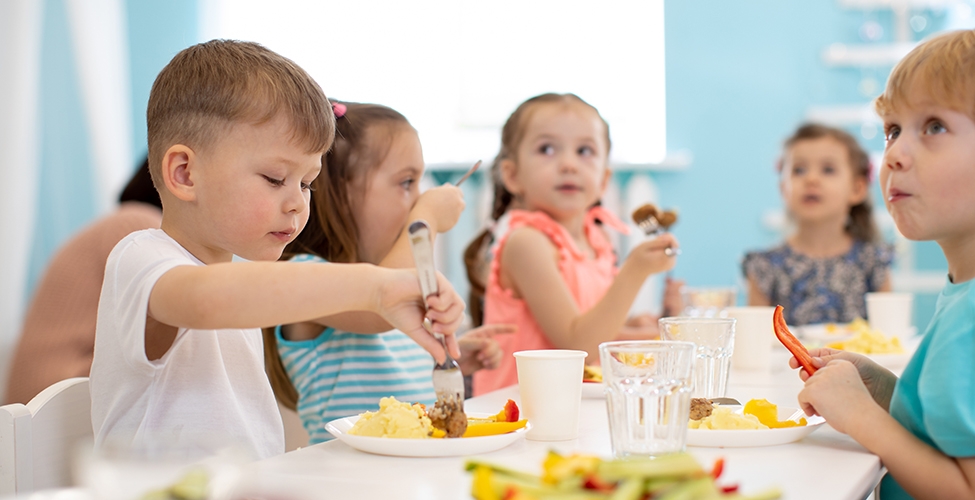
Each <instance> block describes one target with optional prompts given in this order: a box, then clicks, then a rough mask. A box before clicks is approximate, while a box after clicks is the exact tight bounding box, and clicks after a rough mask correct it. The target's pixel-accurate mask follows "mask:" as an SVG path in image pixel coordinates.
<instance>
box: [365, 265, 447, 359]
mask: <svg viewBox="0 0 975 500" xmlns="http://www.w3.org/2000/svg"><path fill="white" fill-rule="evenodd" d="M386 271H388V272H389V277H390V279H388V280H384V281H383V286H382V288H381V289H380V294H379V304H378V306H377V310H376V312H377V313H378V314H379V315H380V316H382V317H383V319H385V320H386V321H388V322H389V324H391V325H393V327H395V328H397V329H399V330H400V331H402V332H403V333H405V334H407V335H409V336H410V338H412V339H413V340H415V341H416V343H417V344H419V345H420V346H421V347H423V348H424V349H426V350H427V352H429V353H430V354H432V355H433V357H434V359H436V360H437V363H442V362H443V361H444V359H445V357H444V352H443V346H441V345H440V341H439V340H438V339H437V338H436V337H434V336H433V335H431V334H430V332H428V331H427V330H426V329H425V328H424V327H423V319H424V318H429V319H430V321H431V322H432V324H433V331H434V332H435V333H440V334H443V335H444V339H445V340H446V343H447V349H449V350H450V354H451V356H453V357H454V358H459V357H460V348H459V347H458V346H457V338H456V337H454V332H455V331H457V328H458V327H459V326H460V324H461V322H462V321H463V319H464V308H465V307H466V305H465V304H464V301H463V300H462V299H461V298H460V295H458V294H457V291H455V290H454V287H453V285H451V284H450V281H448V280H447V278H445V277H444V276H443V275H442V274H440V273H439V272H438V273H437V286H438V287H439V289H440V294H439V295H436V296H431V297H429V298H428V299H427V304H428V305H429V306H430V308H429V309H426V308H425V307H424V305H423V298H422V297H421V295H420V294H421V292H420V282H419V280H417V277H416V272H415V271H414V270H411V269H388V270H386Z"/></svg>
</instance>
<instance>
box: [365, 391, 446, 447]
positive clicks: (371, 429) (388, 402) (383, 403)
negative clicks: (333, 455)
mask: <svg viewBox="0 0 975 500" xmlns="http://www.w3.org/2000/svg"><path fill="white" fill-rule="evenodd" d="M431 432H433V425H432V424H431V423H430V419H429V418H427V416H426V412H424V411H423V407H422V406H420V405H419V404H414V405H410V404H408V403H402V402H400V401H397V400H396V398H394V397H388V398H382V399H380V400H379V411H367V412H365V413H363V414H362V415H359V420H357V421H356V423H355V424H354V425H353V426H352V428H351V429H349V434H354V435H356V436H369V437H384V438H407V439H424V438H429V437H430V433H431Z"/></svg>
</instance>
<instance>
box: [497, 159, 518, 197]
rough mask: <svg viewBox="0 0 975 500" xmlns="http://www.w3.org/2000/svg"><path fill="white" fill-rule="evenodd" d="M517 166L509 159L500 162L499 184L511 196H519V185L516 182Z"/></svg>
mask: <svg viewBox="0 0 975 500" xmlns="http://www.w3.org/2000/svg"><path fill="white" fill-rule="evenodd" d="M517 173H518V166H517V165H516V164H515V162H514V161H512V160H510V159H504V160H501V182H502V183H503V184H504V188H505V189H507V190H508V192H510V193H511V194H513V195H519V194H521V184H520V183H519V182H518V176H517V175H516V174H517Z"/></svg>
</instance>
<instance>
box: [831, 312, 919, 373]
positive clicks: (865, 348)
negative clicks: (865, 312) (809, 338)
mask: <svg viewBox="0 0 975 500" xmlns="http://www.w3.org/2000/svg"><path fill="white" fill-rule="evenodd" d="M914 332H916V329H915V330H913V331H911V332H909V333H910V335H909V336H908V337H906V338H907V339H908V340H906V341H902V340H901V339H900V338H899V337H896V336H887V335H885V334H884V333H883V332H879V331H877V330H872V329H870V327H869V326H867V324H866V322H863V324H860V325H858V326H857V327H856V329H855V330H854V332H853V335H852V336H851V337H849V338H848V339H846V340H842V341H835V342H830V343H828V344H826V347H830V348H833V349H839V350H841V351H849V352H855V353H858V354H863V355H865V356H867V357H869V358H870V359H872V360H874V361H876V362H877V364H879V365H880V366H883V367H884V368H887V369H891V370H895V369H899V368H903V367H904V366H906V365H907V362H908V361H910V359H911V356H912V355H913V353H914V351H915V350H916V349H917V345H918V343H920V338H918V337H916V336H914V335H913V333H914Z"/></svg>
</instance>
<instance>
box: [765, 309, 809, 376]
mask: <svg viewBox="0 0 975 500" xmlns="http://www.w3.org/2000/svg"><path fill="white" fill-rule="evenodd" d="M783 310H784V308H783V307H782V306H775V313H774V314H773V315H772V327H773V328H774V329H775V336H776V338H778V339H779V342H781V343H782V345H784V346H785V348H786V349H788V350H789V352H791V353H792V355H793V356H795V357H796V361H798V362H799V365H800V366H802V368H803V369H805V370H806V373H808V374H810V375H812V374H813V373H816V367H814V366H813V361H812V356H810V355H809V351H808V350H806V346H804V345H802V342H799V339H797V338H796V336H795V335H793V334H792V332H790V331H789V327H788V326H786V324H785V317H784V316H783V315H782V311H783Z"/></svg>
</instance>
